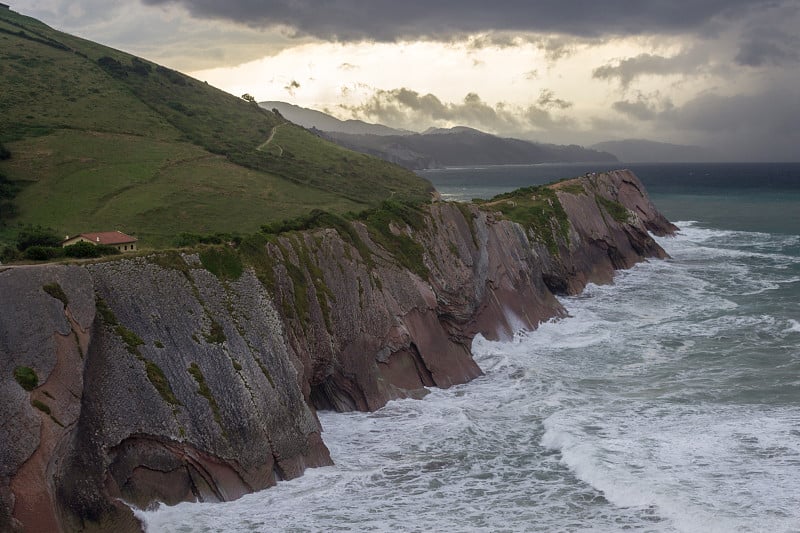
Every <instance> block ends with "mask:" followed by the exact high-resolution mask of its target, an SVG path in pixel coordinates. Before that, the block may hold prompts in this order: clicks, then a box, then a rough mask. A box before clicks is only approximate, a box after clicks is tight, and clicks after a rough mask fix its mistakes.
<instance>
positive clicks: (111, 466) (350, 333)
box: [0, 171, 675, 531]
mask: <svg viewBox="0 0 800 533" xmlns="http://www.w3.org/2000/svg"><path fill="white" fill-rule="evenodd" d="M555 188H556V190H557V193H556V194H557V198H558V201H559V202H560V203H561V206H562V207H563V209H564V212H565V213H566V215H567V217H568V219H569V228H568V238H564V236H563V235H562V234H559V236H558V237H557V241H556V247H557V250H558V251H557V253H555V252H553V251H552V250H553V248H552V246H551V247H550V248H548V246H546V245H545V244H544V243H543V242H540V241H539V240H538V238H537V236H536V235H534V234H533V233H532V232H528V231H526V230H525V229H524V228H523V227H521V226H520V225H519V224H516V223H514V222H512V221H510V220H506V219H504V217H503V216H501V215H499V214H498V213H493V212H492V211H491V209H487V210H481V209H479V208H478V207H476V206H473V205H461V206H459V205H455V204H450V203H441V202H437V203H433V204H431V205H430V206H426V207H425V208H424V209H423V212H422V213H420V216H421V217H423V219H424V220H423V221H422V223H421V224H414V226H415V228H416V229H414V228H412V227H409V226H405V225H404V224H403V223H399V222H392V224H391V226H390V228H391V231H392V232H393V234H394V235H396V236H401V237H400V238H404V237H402V236H407V237H410V238H411V239H413V240H414V241H415V242H416V243H417V244H418V245H420V246H421V250H422V253H421V255H420V257H418V258H417V259H418V260H419V261H421V262H422V265H418V266H419V267H420V268H415V269H414V270H415V271H417V272H422V271H427V272H428V275H426V276H424V277H420V275H418V274H415V273H413V272H411V271H410V270H408V269H406V268H404V267H402V266H401V263H400V262H399V261H398V260H397V259H396V258H395V257H393V256H392V255H391V253H390V252H388V251H387V250H384V249H382V248H381V247H380V246H379V245H378V244H377V243H376V242H374V241H373V239H372V238H371V234H370V232H369V230H368V228H367V227H366V226H365V225H364V224H362V223H360V222H354V223H352V227H351V229H352V234H348V235H347V236H342V235H340V234H339V233H338V232H337V231H336V230H334V229H317V230H311V231H306V232H300V233H293V234H288V235H283V236H280V237H278V238H277V239H274V240H271V241H270V242H269V243H265V244H264V248H263V250H262V251H263V252H264V253H266V254H267V255H266V259H264V261H265V263H264V264H257V265H254V266H255V267H257V268H246V269H245V271H244V274H243V275H242V276H241V277H240V278H239V279H236V280H231V279H218V278H217V276H215V275H214V274H212V273H211V272H209V271H208V270H206V269H205V268H204V267H203V265H202V261H201V259H200V257H199V256H198V255H195V254H184V255H180V254H177V253H175V252H165V253H161V254H157V255H153V256H150V257H138V258H122V259H117V260H112V261H108V262H105V263H97V264H93V265H87V266H84V267H64V266H49V267H41V268H27V269H11V270H8V271H4V272H0V404H2V405H4V406H7V407H6V410H5V412H4V414H3V419H2V423H0V531H5V530H14V529H20V528H21V529H24V530H30V531H37V530H48V531H51V530H58V529H60V530H64V531H85V530H95V531H107V530H114V531H135V530H138V529H139V528H140V526H139V524H138V522H137V521H136V519H135V518H134V515H133V513H132V512H131V510H130V508H129V507H128V506H127V505H125V504H124V503H122V501H123V500H124V501H125V502H128V503H129V504H131V505H135V506H137V507H147V506H149V505H151V504H153V503H155V502H156V501H161V502H165V503H168V504H174V503H177V502H180V501H186V500H204V501H223V500H231V499H235V498H238V497H240V496H241V495H243V494H245V493H248V492H252V491H255V490H260V489H263V488H266V487H270V486H272V485H274V484H275V483H276V482H277V481H278V480H280V479H290V478H293V477H297V476H299V475H301V474H302V473H303V471H304V469H305V468H308V467H314V466H321V465H327V464H330V463H331V460H330V456H329V454H328V450H327V448H326V447H325V444H324V443H323V441H322V438H321V428H320V426H319V422H318V420H317V418H316V410H317V409H336V410H356V409H357V410H375V409H378V408H380V407H381V406H383V405H384V404H385V403H386V402H387V401H389V400H392V399H395V398H406V397H420V396H422V395H424V394H425V392H426V387H433V386H436V387H450V386H452V385H455V384H460V383H465V382H467V381H469V380H471V379H473V378H475V377H477V376H479V375H480V374H481V370H480V368H479V367H478V365H477V364H476V363H475V361H474V360H473V359H472V357H471V354H470V346H471V342H472V339H473V338H474V336H475V335H477V334H478V333H480V334H482V335H484V336H486V337H487V338H492V339H501V338H509V337H510V336H511V335H513V334H514V333H515V332H516V331H518V330H519V329H520V328H526V329H534V328H536V327H537V325H538V324H539V323H541V322H542V321H544V320H547V319H549V318H552V317H555V316H561V315H563V314H564V309H563V308H562V307H561V305H560V304H559V302H558V300H557V299H556V297H555V296H554V294H558V293H570V294H574V293H577V292H579V291H580V290H582V289H583V287H584V286H585V285H586V283H588V282H600V283H602V282H608V281H610V280H611V279H612V277H613V273H614V270H615V269H619V268H627V267H630V266H631V265H633V264H634V263H636V262H638V261H641V260H643V259H645V258H646V257H664V255H665V254H664V252H663V250H662V249H661V248H660V247H659V246H658V244H657V243H655V241H654V240H653V239H652V238H651V236H650V234H649V232H652V233H656V234H669V233H671V232H672V231H674V230H675V227H674V226H672V225H671V224H670V223H669V222H668V221H667V220H666V219H664V217H663V216H661V215H660V213H658V211H657V210H656V209H655V207H654V206H653V205H652V203H651V202H650V201H649V199H648V198H647V196H646V194H645V193H644V188H643V187H642V185H641V183H640V182H639V180H638V179H637V178H636V176H635V175H633V174H632V173H631V172H629V171H616V172H610V173H605V174H598V175H587V176H584V177H581V178H578V179H576V180H572V181H568V182H563V183H561V184H558V185H556V186H555ZM597 197H602V198H604V199H605V200H598V199H597ZM604 202H605V203H606V204H607V203H608V202H613V203H615V204H614V205H616V203H617V202H618V203H619V204H621V205H622V206H624V207H625V208H626V209H627V216H624V213H625V211H623V216H622V217H620V216H619V213H617V218H622V219H623V220H617V219H615V218H614V216H613V214H612V213H610V212H608V209H607V208H606V207H603V205H604ZM354 236H357V238H358V239H359V240H360V241H361V243H360V244H361V245H359V246H355V245H354V244H355V242H354V238H355V237H354ZM362 245H363V246H362ZM367 250H368V254H367ZM231 253H235V252H233V251H231ZM362 253H364V254H367V255H368V257H364V256H362ZM257 272H258V273H260V274H259V275H260V276H261V278H260V279H259V278H258V277H257V276H256V273H257ZM52 284H58V286H59V287H60V288H61V289H62V290H63V292H64V295H65V298H66V299H67V300H68V303H67V305H66V306H65V305H64V303H63V302H62V301H61V300H60V299H59V297H56V296H53V294H56V295H57V296H58V293H57V292H53V290H52V288H51V290H50V292H47V291H46V290H45V289H44V287H45V286H47V285H52ZM96 299H97V300H96ZM96 301H97V303H96ZM18 366H24V367H29V368H32V369H34V370H35V371H36V373H37V375H38V377H39V384H38V386H37V387H36V388H35V389H34V390H33V391H30V392H29V391H26V390H25V389H23V388H22V387H21V386H20V384H18V383H17V382H16V381H15V379H14V377H13V375H14V369H15V368H16V367H18ZM33 404H35V405H37V406H38V407H34V406H33ZM48 411H49V412H48Z"/></svg>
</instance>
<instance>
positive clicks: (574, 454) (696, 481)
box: [138, 165, 800, 533]
mask: <svg viewBox="0 0 800 533" xmlns="http://www.w3.org/2000/svg"><path fill="white" fill-rule="evenodd" d="M709 167H713V168H711V169H710V170H709ZM783 167H785V168H784V170H776V169H775V168H774V167H771V166H769V165H762V166H751V168H750V170H747V169H745V170H744V171H742V172H743V174H742V175H741V176H739V178H738V179H739V181H740V182H741V183H734V181H735V180H732V181H730V182H729V181H724V180H723V181H721V182H720V181H717V179H718V176H717V174H719V175H720V176H724V175H725V173H726V172H727V174H728V175H736V172H737V169H738V170H742V167H736V166H728V168H727V170H726V169H725V166H724V165H723V166H713V165H712V166H703V165H696V166H675V165H672V166H652V168H651V169H650V170H651V172H650V173H649V174H648V173H647V172H646V171H645V172H643V171H642V170H641V169H636V168H635V169H634V170H635V171H636V172H637V173H638V174H639V175H640V177H641V178H642V179H643V181H644V182H645V184H646V185H647V187H648V188H649V189H650V190H651V193H652V194H651V196H652V197H653V198H654V200H655V201H656V204H657V205H658V206H659V207H661V208H662V210H664V211H665V213H666V214H667V215H668V216H670V217H671V218H673V220H677V224H678V225H679V226H680V227H681V231H680V233H679V234H678V235H677V236H675V237H672V238H659V239H658V241H659V243H660V244H661V245H662V246H663V247H664V248H665V249H666V250H667V252H668V253H669V254H670V256H671V257H670V259H667V260H650V261H648V262H645V263H642V264H639V265H637V266H636V267H634V268H632V269H630V270H627V271H621V272H618V273H617V276H616V278H615V281H614V283H613V284H611V285H604V286H596V285H590V286H588V287H587V288H586V290H585V291H584V292H583V293H582V294H580V295H578V296H574V297H568V298H562V300H561V301H562V303H563V304H564V306H565V307H566V308H567V310H568V311H569V316H568V317H567V318H563V319H561V320H557V321H551V322H548V323H545V324H542V325H541V326H540V327H539V328H538V329H537V330H536V331H533V332H520V333H519V334H518V335H517V336H516V337H515V339H514V340H513V342H505V343H501V342H489V341H487V340H485V339H483V338H481V337H478V338H477V339H476V340H475V342H474V344H473V351H474V354H475V357H476V360H477V362H478V364H479V365H480V366H481V368H482V369H483V371H484V372H485V375H484V376H483V377H480V378H478V379H476V380H474V381H472V382H470V383H468V384H465V385H462V386H457V387H452V388H450V389H447V390H439V389H431V392H430V394H428V395H427V396H426V397H425V398H424V399H422V400H403V401H395V402H390V403H389V404H388V405H387V406H386V407H384V408H383V409H380V410H379V411H377V412H374V413H346V414H337V413H329V412H323V413H320V420H321V422H322V425H323V428H324V435H323V436H324V439H325V442H326V443H327V444H328V447H329V448H330V450H331V454H332V457H333V459H334V461H335V463H336V465H335V466H332V467H326V468H318V469H310V470H308V471H306V474H305V475H304V476H303V477H301V478H299V479H295V480H292V481H287V482H280V483H279V484H278V486H277V487H275V488H271V489H268V490H265V491H262V492H259V493H255V494H250V495H247V496H244V497H243V498H241V499H239V500H237V501H234V502H229V503H222V504H199V503H185V504H180V505H177V506H174V507H167V506H161V507H159V508H158V509H157V510H155V511H150V512H146V513H138V514H139V516H141V517H142V518H143V519H144V520H145V521H146V524H147V530H148V531H150V532H156V531H169V532H184V531H185V532H190V531H192V532H193V531H208V532H211V531H214V532H216V531H226V532H227V531H232V532H244V531H297V532H301V531H309V532H311V531H392V532H399V531H420V532H429V531H465V532H467V531H487V532H488V531H493V532H494V531H497V532H501V531H514V532H516V531H623V530H624V531H627V530H632V531H656V532H672V531H687V532H713V531H719V532H730V531H754V532H755V531H768V532H771V533H775V532H786V531H800V223H798V216H800V165H784V166H783ZM565 168H566V170H565V171H564V172H569V171H570V170H575V169H574V167H565ZM494 170H495V171H496V170H497V169H494ZM526 171H527V172H528V174H529V182H528V183H527V184H531V183H535V182H536V181H537V178H534V177H531V176H530V174H531V171H530V169H525V168H516V169H514V172H512V174H514V173H515V172H526ZM450 172H461V171H458V170H453V171H450ZM469 172H471V170H470V171H469ZM469 172H467V174H468V173H469ZM748 172H749V173H750V174H749V178H748V177H747V173H748ZM782 172H786V173H788V174H786V175H788V176H789V178H780V177H779V178H774V176H775V175H778V176H782V175H783V174H782ZM793 172H794V173H795V174H794V177H793V178H791V175H792V173H793ZM690 173H691V174H690ZM568 175H569V174H568ZM670 175H671V176H672V177H673V178H672V179H671V180H670V179H669V177H670ZM771 175H772V176H773V178H769V176H771ZM659 176H661V177H659ZM687 176H696V177H695V179H694V181H692V180H688V179H686V180H684V178H686V177H687ZM556 177H564V176H556ZM660 179H663V180H664V181H659V180H660ZM770 179H772V180H773V181H772V182H770ZM682 180H683V181H682ZM776 180H777V181H776ZM466 181H467V182H469V180H466ZM522 181H523V183H514V184H513V186H519V185H523V184H525V183H524V179H522ZM684 181H685V183H684ZM434 183H436V180H435V179H434ZM498 183H499V185H498ZM754 183H758V184H760V185H759V186H753V184H754ZM776 183H777V184H776ZM494 185H496V186H498V187H500V188H503V187H505V190H507V189H508V188H510V186H508V185H507V184H506V185H503V184H502V183H500V182H495V184H494ZM437 187H438V188H439V189H440V190H443V191H445V192H446V194H452V193H451V192H448V189H447V187H448V186H447V185H444V186H443V185H442V184H440V183H439V184H437ZM457 187H462V188H467V189H468V188H469V187H466V186H464V185H463V184H461V185H457ZM481 187H483V188H486V187H487V186H486V184H485V181H480V180H477V181H475V186H474V187H473V188H472V189H471V190H468V191H466V192H467V193H468V194H469V195H470V196H468V197H474V196H479V195H481V194H482V195H484V196H487V195H489V194H491V193H492V191H488V192H486V191H484V192H481V191H479V190H478V189H479V188H481ZM688 215H691V216H688Z"/></svg>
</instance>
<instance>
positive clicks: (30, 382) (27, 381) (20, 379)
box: [14, 366, 39, 391]
mask: <svg viewBox="0 0 800 533" xmlns="http://www.w3.org/2000/svg"><path fill="white" fill-rule="evenodd" d="M14 379H16V380H17V383H19V384H20V386H21V387H22V388H23V389H25V390H26V391H32V390H33V389H35V388H36V386H37V385H39V376H37V375H36V372H35V371H34V370H33V369H32V368H30V367H27V366H18V367H16V368H15V369H14Z"/></svg>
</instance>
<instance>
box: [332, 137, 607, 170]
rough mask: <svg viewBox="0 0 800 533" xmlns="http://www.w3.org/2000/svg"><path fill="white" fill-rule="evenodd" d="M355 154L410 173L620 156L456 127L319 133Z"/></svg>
mask: <svg viewBox="0 0 800 533" xmlns="http://www.w3.org/2000/svg"><path fill="white" fill-rule="evenodd" d="M319 134H321V135H322V136H323V137H325V138H326V139H328V140H331V141H333V142H336V143H338V144H340V145H342V146H344V147H346V148H350V149H351V150H356V151H358V152H363V153H365V154H370V155H374V156H377V157H380V158H382V159H385V160H387V161H391V162H392V163H397V164H398V165H402V166H404V167H406V168H410V169H425V168H435V167H447V166H472V165H521V164H532V163H578V162H595V161H597V162H614V161H617V158H616V157H614V155H612V154H610V153H607V152H602V151H597V150H589V149H586V148H583V147H581V146H577V145H574V144H573V145H556V144H540V143H533V142H529V141H523V140H520V139H509V138H502V137H497V136H495V135H490V134H488V133H483V132H481V131H478V130H475V129H472V128H466V127H456V128H451V129H442V128H431V129H429V130H427V131H426V132H425V133H417V134H411V135H353V134H347V133H340V132H319Z"/></svg>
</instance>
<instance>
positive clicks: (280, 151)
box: [256, 122, 286, 157]
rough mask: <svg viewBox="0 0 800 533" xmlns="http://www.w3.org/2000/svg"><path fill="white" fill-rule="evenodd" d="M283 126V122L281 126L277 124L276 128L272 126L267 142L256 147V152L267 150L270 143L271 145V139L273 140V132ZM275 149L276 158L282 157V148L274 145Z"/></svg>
mask: <svg viewBox="0 0 800 533" xmlns="http://www.w3.org/2000/svg"><path fill="white" fill-rule="evenodd" d="M285 125H286V123H285V122H284V123H282V124H278V125H277V126H273V128H272V130H271V131H270V132H269V137H267V140H266V141H264V142H263V143H261V144H260V145H259V146H258V148H256V150H258V151H259V152H263V151H264V150H265V149H266V148H267V146H269V145H270V143H272V139H274V138H275V132H276V131H277V130H278V128H280V127H281V126H285ZM275 147H276V148H277V149H278V157H280V156H282V155H283V148H282V147H281V146H280V145H279V144H276V145H275Z"/></svg>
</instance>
